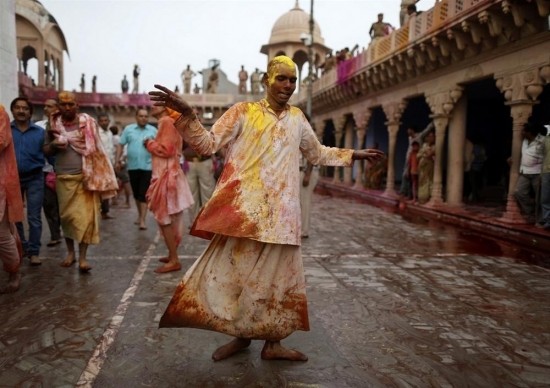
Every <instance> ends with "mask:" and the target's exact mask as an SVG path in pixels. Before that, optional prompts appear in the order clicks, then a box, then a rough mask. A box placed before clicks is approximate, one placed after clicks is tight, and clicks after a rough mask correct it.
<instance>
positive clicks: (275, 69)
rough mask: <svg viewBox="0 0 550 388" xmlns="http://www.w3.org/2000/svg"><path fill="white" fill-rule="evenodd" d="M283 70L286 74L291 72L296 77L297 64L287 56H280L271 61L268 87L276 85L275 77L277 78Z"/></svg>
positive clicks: (268, 70)
mask: <svg viewBox="0 0 550 388" xmlns="http://www.w3.org/2000/svg"><path fill="white" fill-rule="evenodd" d="M283 69H284V70H285V72H287V71H290V72H291V73H292V74H293V75H296V64H295V63H294V61H293V60H292V59H290V58H289V57H287V56H286V55H279V56H277V57H275V58H273V59H272V60H271V61H269V64H268V65H267V82H268V86H271V85H273V84H274V83H275V77H277V75H278V74H280V73H281V71H282V70H283Z"/></svg>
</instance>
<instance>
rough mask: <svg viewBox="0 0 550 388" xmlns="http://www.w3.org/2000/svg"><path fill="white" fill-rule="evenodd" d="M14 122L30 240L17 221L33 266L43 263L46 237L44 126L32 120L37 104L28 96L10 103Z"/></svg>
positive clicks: (16, 155)
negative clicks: (43, 211)
mask: <svg viewBox="0 0 550 388" xmlns="http://www.w3.org/2000/svg"><path fill="white" fill-rule="evenodd" d="M10 110H11V114H12V116H13V121H12V122H11V132H12V137H13V144H14V147H15V158H16V160H17V170H18V172H19V184H20V186H21V194H22V195H23V198H26V205H27V222H28V224H29V235H28V239H27V238H25V231H24V228H23V223H22V222H19V223H17V231H18V232H19V237H20V238H21V241H22V243H23V250H24V254H25V256H27V257H29V258H30V261H31V265H40V264H42V261H41V259H40V256H39V255H40V238H41V237H42V201H43V199H44V174H43V172H42V169H43V168H44V152H43V150H42V147H43V146H44V128H42V127H39V126H38V125H35V124H33V123H32V122H31V117H32V113H33V106H32V104H31V103H30V102H29V100H28V99H26V98H25V97H17V98H15V99H14V100H13V101H12V102H11V104H10Z"/></svg>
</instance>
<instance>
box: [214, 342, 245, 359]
mask: <svg viewBox="0 0 550 388" xmlns="http://www.w3.org/2000/svg"><path fill="white" fill-rule="evenodd" d="M249 345H250V340H249V339H245V338H235V339H234V340H233V341H231V342H229V343H227V344H225V345H223V346H220V347H219V348H217V349H216V351H215V352H214V353H212V360H214V361H220V360H224V359H226V358H228V357H231V356H232V355H234V354H235V353H237V352H238V351H239V350H242V349H246V348H248V346H249Z"/></svg>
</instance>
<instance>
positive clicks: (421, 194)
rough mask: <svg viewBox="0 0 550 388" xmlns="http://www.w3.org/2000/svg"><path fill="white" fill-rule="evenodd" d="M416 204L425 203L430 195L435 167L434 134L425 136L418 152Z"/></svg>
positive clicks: (431, 132)
mask: <svg viewBox="0 0 550 388" xmlns="http://www.w3.org/2000/svg"><path fill="white" fill-rule="evenodd" d="M417 157H418V202H420V203H426V202H428V200H429V199H430V196H431V195H432V186H433V181H434V165H435V132H434V131H430V132H429V133H428V134H427V135H426V139H425V141H424V144H422V148H420V151H418V156H417Z"/></svg>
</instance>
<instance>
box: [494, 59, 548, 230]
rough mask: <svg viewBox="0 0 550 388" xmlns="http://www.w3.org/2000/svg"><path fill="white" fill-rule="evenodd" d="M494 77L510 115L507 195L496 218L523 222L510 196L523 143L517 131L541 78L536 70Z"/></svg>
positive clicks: (538, 90)
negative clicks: (510, 133)
mask: <svg viewBox="0 0 550 388" xmlns="http://www.w3.org/2000/svg"><path fill="white" fill-rule="evenodd" d="M496 78H497V81H496V85H497V87H498V88H499V89H500V90H501V92H503V93H504V98H505V100H506V105H508V106H510V115H511V117H512V120H513V122H512V150H511V163H510V179H509V184H508V196H507V198H506V211H505V213H504V214H503V215H502V217H501V218H500V220H501V221H503V222H508V223H524V222H525V219H524V218H523V216H522V215H521V212H520V209H519V207H518V204H517V202H516V199H515V197H514V191H515V189H516V184H517V181H518V177H519V167H520V163H521V146H522V142H523V136H522V134H521V132H522V130H523V127H524V126H525V124H526V123H527V121H528V120H529V117H531V114H532V113H533V105H534V104H536V103H537V102H538V101H537V97H538V96H539V95H540V93H542V90H543V87H542V80H541V77H540V73H539V69H530V70H527V71H523V72H518V73H514V74H506V75H503V76H501V77H498V76H496Z"/></svg>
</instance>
